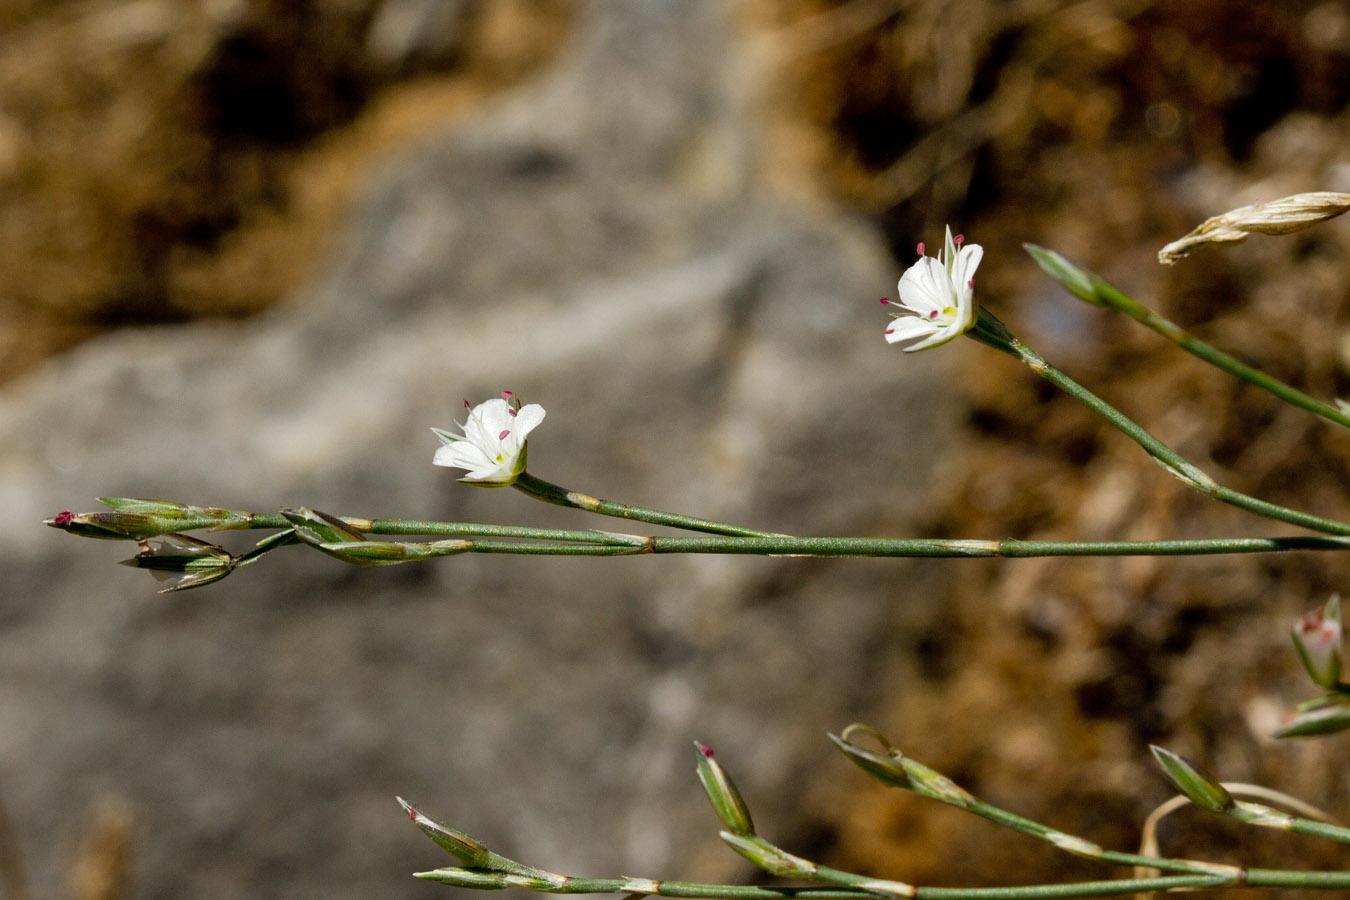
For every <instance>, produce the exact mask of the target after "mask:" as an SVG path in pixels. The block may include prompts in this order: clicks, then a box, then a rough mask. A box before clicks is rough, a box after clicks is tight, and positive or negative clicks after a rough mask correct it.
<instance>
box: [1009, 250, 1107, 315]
mask: <svg viewBox="0 0 1350 900" xmlns="http://www.w3.org/2000/svg"><path fill="white" fill-rule="evenodd" d="M1022 249H1023V250H1025V251H1027V253H1029V254H1031V258H1032V259H1034V260H1036V265H1038V266H1040V267H1041V268H1042V269H1043V270H1045V274H1047V275H1049V276H1050V277H1051V278H1053V279H1054V280H1055V281H1057V282H1059V286H1060V287H1062V288H1064V290H1066V291H1068V292H1069V293H1070V294H1073V295H1074V296H1075V297H1077V298H1078V299H1079V300H1086V301H1087V302H1088V303H1091V304H1092V305H1094V306H1102V305H1104V304H1103V303H1102V301H1101V300H1100V299H1099V298H1098V297H1097V290H1096V285H1095V284H1094V281H1096V280H1100V279H1098V278H1097V276H1096V275H1094V274H1092V273H1091V272H1089V271H1088V270H1087V269H1084V268H1082V267H1081V266H1079V265H1077V264H1075V263H1072V262H1070V261H1069V260H1068V259H1066V258H1064V257H1063V256H1061V255H1059V254H1058V253H1056V252H1055V251H1053V250H1047V249H1045V248H1044V247H1038V246H1036V245H1035V244H1023V245H1022Z"/></svg>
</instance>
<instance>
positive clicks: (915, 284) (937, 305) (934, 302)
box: [898, 256, 956, 318]
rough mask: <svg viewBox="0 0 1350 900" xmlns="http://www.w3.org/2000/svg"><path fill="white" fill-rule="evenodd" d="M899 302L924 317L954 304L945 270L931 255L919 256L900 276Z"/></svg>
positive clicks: (950, 285) (954, 299)
mask: <svg viewBox="0 0 1350 900" xmlns="http://www.w3.org/2000/svg"><path fill="white" fill-rule="evenodd" d="M898 290H899V291H900V304H901V305H902V306H904V307H905V308H906V309H911V310H913V311H914V312H916V313H918V314H919V315H920V316H923V317H925V318H927V317H929V316H930V315H931V314H932V313H935V312H936V313H941V312H942V310H944V309H946V308H947V307H949V306H956V297H955V296H954V295H953V293H952V283H951V280H950V279H949V278H948V277H947V270H946V269H944V268H943V267H942V264H941V263H939V262H938V261H937V260H936V259H933V257H931V256H924V257H921V258H920V259H919V260H918V261H917V262H915V263H914V265H912V266H910V267H909V268H908V269H906V270H905V274H903V275H901V276H900V285H899V288H898Z"/></svg>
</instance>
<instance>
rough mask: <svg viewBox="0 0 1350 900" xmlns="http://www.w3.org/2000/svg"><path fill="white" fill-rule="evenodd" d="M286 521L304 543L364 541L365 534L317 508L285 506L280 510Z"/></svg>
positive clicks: (315, 544) (313, 544)
mask: <svg viewBox="0 0 1350 900" xmlns="http://www.w3.org/2000/svg"><path fill="white" fill-rule="evenodd" d="M281 514H282V515H283V516H285V518H286V521H287V522H290V523H291V525H292V526H293V527H294V528H295V536H296V537H298V538H300V540H302V541H304V542H305V543H306V544H310V545H312V546H315V547H317V546H319V545H320V544H342V543H347V542H349V541H364V540H366V536H365V535H364V534H362V533H361V532H359V531H357V530H356V529H355V528H353V527H351V526H350V525H348V524H347V523H346V522H344V521H342V520H341V519H339V518H338V517H337V516H330V515H329V514H328V513H326V512H319V511H318V510H317V509H308V508H306V507H303V506H299V507H295V508H287V509H283V510H282V511H281Z"/></svg>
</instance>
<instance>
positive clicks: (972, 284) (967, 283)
mask: <svg viewBox="0 0 1350 900" xmlns="http://www.w3.org/2000/svg"><path fill="white" fill-rule="evenodd" d="M966 287H968V288H974V287H975V279H974V278H972V279H970V280H969V281H967V282H966Z"/></svg>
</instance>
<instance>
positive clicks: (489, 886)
mask: <svg viewBox="0 0 1350 900" xmlns="http://www.w3.org/2000/svg"><path fill="white" fill-rule="evenodd" d="M1261 871H1266V870H1261ZM1274 874H1288V875H1303V874H1315V875H1322V874H1326V875H1339V874H1341V873H1301V872H1289V873H1274ZM416 877H418V878H422V879H425V880H427V881H439V882H442V883H444V884H450V885H454V886H456V887H472V888H477V889H480V890H503V889H506V888H510V887H521V886H524V885H522V884H520V881H519V879H513V878H511V877H510V876H509V875H506V874H505V873H501V872H490V871H483V870H472V869H458V868H446V869H434V870H432V871H430V872H418V873H417V876H416ZM1232 883H1233V880H1232V879H1230V878H1224V877H1221V876H1216V875H1173V876H1166V877H1161V878H1118V879H1111V880H1107V881H1080V882H1074V883H1068V884H1029V885H1016V886H1012V887H974V888H945V887H922V886H920V887H917V888H916V889H915V893H914V896H915V898H916V900H1041V898H1072V897H1114V896H1120V895H1122V894H1132V893H1136V892H1145V891H1175V890H1186V889H1192V890H1193V889H1197V888H1207V887H1223V886H1225V885H1229V884H1232ZM1345 884H1350V876H1348V877H1347V878H1346V879H1344V880H1343V882H1340V883H1338V882H1336V881H1335V880H1334V879H1329V880H1328V883H1327V884H1326V885H1325V887H1326V888H1328V889H1331V888H1337V887H1343V886H1344V885H1345ZM1300 886H1304V887H1323V886H1324V885H1320V884H1316V883H1308V884H1303V885H1300ZM548 893H551V894H633V895H642V894H653V895H656V896H660V897H686V898H707V900H876V897H877V895H876V894H873V893H869V892H867V891H864V890H849V889H841V888H817V887H810V888H804V887H761V886H758V885H747V884H703V883H699V882H690V881H654V880H647V879H635V878H566V880H565V882H564V883H563V884H562V885H559V886H557V887H550V888H549V889H548Z"/></svg>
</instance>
